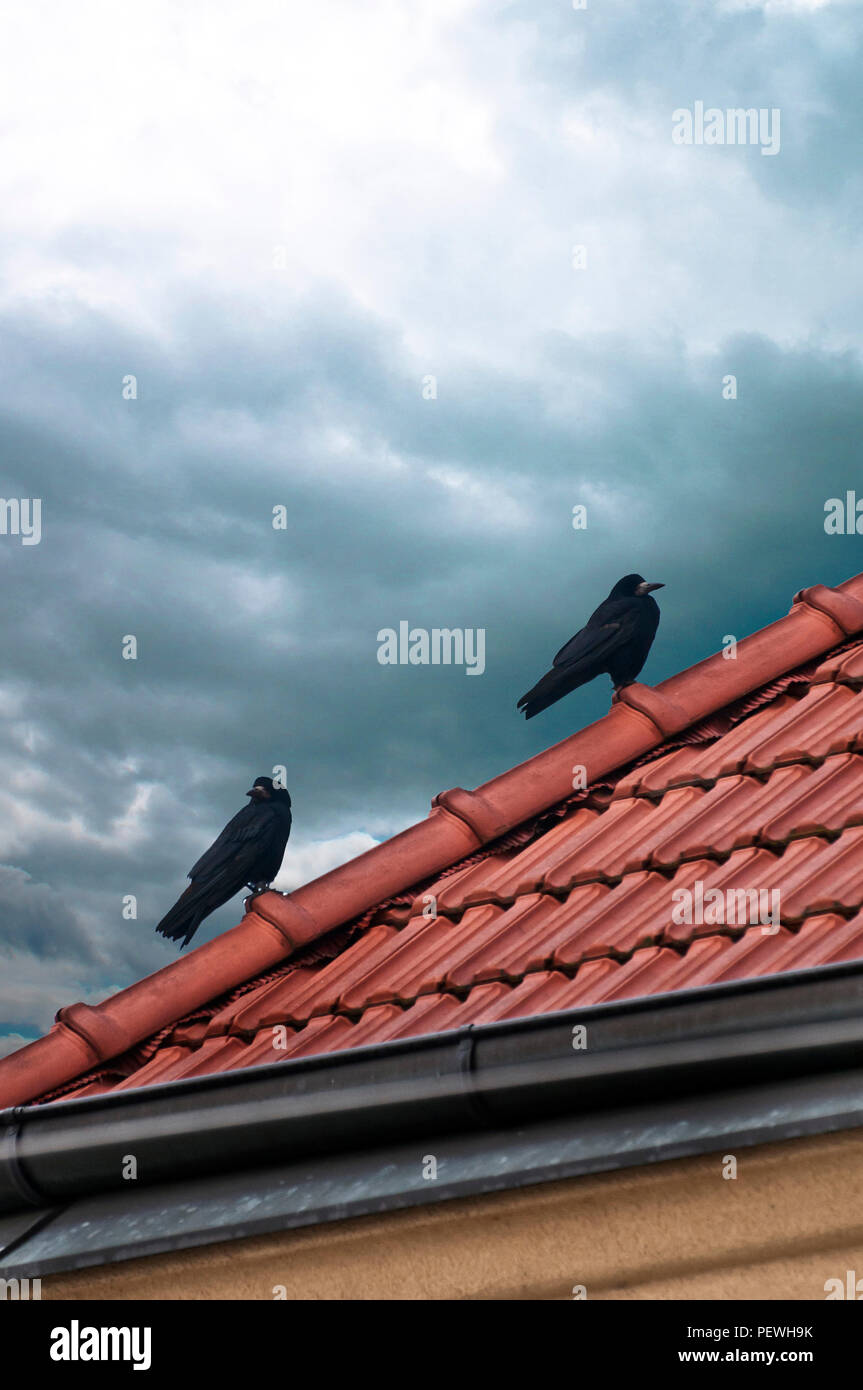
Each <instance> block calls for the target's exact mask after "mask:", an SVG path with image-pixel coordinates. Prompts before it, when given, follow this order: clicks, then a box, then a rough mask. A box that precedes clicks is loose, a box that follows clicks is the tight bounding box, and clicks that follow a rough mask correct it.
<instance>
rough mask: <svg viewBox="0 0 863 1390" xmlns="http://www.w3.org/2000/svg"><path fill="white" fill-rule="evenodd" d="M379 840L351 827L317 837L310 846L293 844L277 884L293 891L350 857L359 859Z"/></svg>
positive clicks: (277, 878) (281, 889) (289, 891)
mask: <svg viewBox="0 0 863 1390" xmlns="http://www.w3.org/2000/svg"><path fill="white" fill-rule="evenodd" d="M378 843H379V841H377V840H375V839H374V838H373V837H372V836H371V835H367V834H366V832H365V831H364V830H351V831H349V832H348V834H346V835H338V836H337V837H336V838H335V839H333V840H313V841H312V842H311V843H310V844H306V845H303V844H298V845H295V844H293V843H289V845H288V848H287V850H286V851H285V858H284V860H283V862H282V867H281V869H280V870H279V872H278V874H277V876H276V878H275V880H274V882H273V887H274V888H278V889H279V891H280V892H282V893H292V892H293V890H294V889H295V888H300V887H302V885H303V884H304V883H309V882H310V881H311V880H312V879H313V878H319V877H320V875H321V874H326V873H329V871H330V869H337V868H338V867H339V865H340V864H346V863H347V862H348V860H349V859H356V857H357V855H358V854H364V853H365V851H366V850H367V849H373V848H374V846H375V845H376V844H378Z"/></svg>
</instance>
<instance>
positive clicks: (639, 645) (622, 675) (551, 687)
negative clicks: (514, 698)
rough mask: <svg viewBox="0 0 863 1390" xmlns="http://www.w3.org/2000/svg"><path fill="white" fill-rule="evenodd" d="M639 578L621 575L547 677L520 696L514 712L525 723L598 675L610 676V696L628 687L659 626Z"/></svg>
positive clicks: (656, 610) (648, 588)
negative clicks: (621, 577) (518, 713)
mask: <svg viewBox="0 0 863 1390" xmlns="http://www.w3.org/2000/svg"><path fill="white" fill-rule="evenodd" d="M664 587H665V586H664V585H663V584H648V583H647V582H646V580H644V579H642V577H641V575H640V574H627V575H625V576H624V577H623V579H621V580H619V581H618V583H617V584H615V586H614V588H613V589H612V591H611V593H610V594H609V595H608V598H607V599H606V600H605V602H604V603H601V604H600V605H599V607H598V608H597V610H596V612H595V613H592V614H591V616H590V617H589V618H588V620H587V626H586V627H583V628H582V629H581V632H577V633H576V634H575V636H574V637H571V638H570V639H569V641H568V642H567V644H566V646H565V647H561V649H560V651H559V652H558V654H557V656H556V657H555V658H554V663H553V665H552V668H551V670H550V671H548V672H547V673H546V674H545V675H544V676H543V678H542V680H541V681H538V682H537V684H536V685H535V686H534V687H533V690H529V691H528V692H527V694H526V695H522V697H521V699H520V700H519V702H518V708H519V709H520V710H523V711H524V717H525V719H532V718H533V716H534V715H535V714H539V712H540V710H544V709H548V707H549V705H553V704H554V703H555V701H556V700H559V699H561V697H562V696H564V695H568V694H569V692H570V691H571V690H575V689H577V687H578V686H580V685H585V684H586V683H587V681H592V680H593V678H594V676H599V675H601V674H602V672H603V671H605V672H607V673H608V675H610V676H611V679H612V681H613V683H614V692H615V693H614V696H613V697H612V698H613V699H614V698H616V696H617V692H618V691H619V690H621V689H622V688H623V687H624V686H625V685H631V684H632V682H633V681H634V680H635V677H636V676H637V675H638V673H639V671H640V670H641V668H642V666H643V665H644V663H645V661H646V660H647V653H648V652H649V651H650V645H651V643H652V641H653V639H654V637H655V636H656V629H657V627H658V626H659V605H658V604H657V602H656V599H653V598H651V597H650V591H651V589H662V588H664Z"/></svg>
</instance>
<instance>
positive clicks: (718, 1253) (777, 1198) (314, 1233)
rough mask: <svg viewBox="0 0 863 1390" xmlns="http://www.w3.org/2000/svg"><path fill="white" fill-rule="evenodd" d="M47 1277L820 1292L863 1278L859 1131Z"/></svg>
mask: <svg viewBox="0 0 863 1390" xmlns="http://www.w3.org/2000/svg"><path fill="white" fill-rule="evenodd" d="M736 1157H737V1177H736V1178H734V1179H727V1178H724V1177H723V1176H722V1173H723V1158H724V1154H723V1153H718V1154H715V1155H712V1156H708V1157H702V1158H693V1159H680V1160H676V1161H674V1162H671V1163H660V1164H655V1165H651V1166H648V1167H643V1168H638V1169H628V1170H624V1171H621V1172H616V1173H605V1174H599V1175H597V1176H593V1177H585V1178H573V1179H568V1180H567V1181H564V1182H554V1183H545V1184H541V1185H539V1186H535V1187H530V1188H524V1189H522V1190H520V1191H517V1192H503V1193H496V1194H493V1195H490V1196H485V1197H472V1198H463V1199H460V1200H457V1201H450V1202H442V1203H440V1204H437V1205H434V1206H427V1207H421V1208H413V1209H411V1210H410V1211H403V1212H395V1213H390V1214H387V1215H384V1216H367V1217H360V1218H357V1219H355V1220H351V1221H342V1222H335V1223H332V1224H329V1225H323V1226H316V1227H311V1228H306V1229H304V1230H299V1231H286V1232H282V1233H279V1234H275V1235H267V1236H256V1237H253V1238H251V1239H247V1240H237V1241H228V1242H224V1243H221V1244H219V1245H210V1246H203V1247H199V1248H197V1249H193V1250H185V1251H177V1252H176V1253H171V1254H167V1255H154V1256H150V1257H147V1258H145V1259H135V1260H129V1261H128V1262H126V1263H123V1264H119V1265H117V1264H115V1265H106V1266H104V1267H101V1268H98V1269H92V1270H81V1271H77V1272H75V1273H70V1274H55V1275H49V1276H47V1277H45V1278H44V1279H43V1285H42V1290H43V1298H73V1299H78V1298H80V1299H211V1298H235V1299H257V1298H261V1299H272V1298H273V1297H274V1288H275V1287H276V1286H283V1288H284V1290H285V1293H286V1296H287V1298H288V1299H474V1298H479V1299H571V1298H572V1296H573V1287H574V1286H576V1285H583V1286H584V1287H585V1289H586V1295H587V1298H588V1299H591V1298H593V1299H634V1298H651V1299H662V1298H684V1299H686V1298H692V1299H733V1298H745V1299H776V1298H792V1299H821V1300H823V1299H824V1298H825V1296H826V1295H825V1291H824V1284H825V1281H826V1280H827V1279H831V1278H839V1279H842V1280H843V1281H844V1280H845V1277H846V1271H847V1270H855V1271H856V1272H857V1274H858V1276H859V1277H863V1130H851V1131H847V1132H845V1133H843V1134H836V1135H827V1136H823V1137H817V1138H812V1139H802V1140H794V1141H791V1142H788V1143H783V1144H770V1145H765V1146H763V1147H760V1148H755V1149H741V1150H740V1151H739V1152H738V1153H737V1155H736Z"/></svg>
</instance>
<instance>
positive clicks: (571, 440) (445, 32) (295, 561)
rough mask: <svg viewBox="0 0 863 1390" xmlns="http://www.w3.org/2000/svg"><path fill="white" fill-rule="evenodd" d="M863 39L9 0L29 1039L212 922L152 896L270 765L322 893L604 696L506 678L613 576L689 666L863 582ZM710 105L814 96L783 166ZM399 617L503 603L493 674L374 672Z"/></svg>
mask: <svg viewBox="0 0 863 1390" xmlns="http://www.w3.org/2000/svg"><path fill="white" fill-rule="evenodd" d="M861 33H863V15H861V5H860V4H859V3H840V2H839V0H833V3H830V0H765V2H764V3H756V2H755V0H725V2H723V0H715V2H714V3H712V4H699V5H693V4H692V3H691V0H653V3H650V4H644V3H635V0H588V3H587V8H586V9H579V10H576V9H574V8H573V4H572V0H522V2H520V3H505V0H497V3H493V2H492V0H363V2H362V4H357V3H356V0H317V3H315V4H313V5H308V4H300V3H297V0H243V3H242V4H240V3H239V0H228V3H225V2H224V0H184V2H183V4H181V5H178V4H176V3H174V2H173V0H171V3H168V2H167V0H149V3H148V4H147V5H146V6H144V7H136V8H135V10H134V13H133V12H131V11H130V12H128V13H127V12H126V11H125V10H122V9H120V10H118V8H117V5H116V3H113V0H112V3H108V0H78V3H76V4H75V5H74V6H73V5H69V4H68V3H66V0H31V2H30V3H29V4H28V5H26V6H23V5H22V6H16V7H8V6H7V7H6V9H5V11H4V16H3V18H2V21H0V78H2V80H0V201H2V207H3V217H2V219H0V315H2V325H0V493H2V496H3V497H4V498H6V499H10V498H13V499H14V498H17V499H21V498H39V499H41V505H42V531H41V540H40V542H39V544H38V545H25V544H23V538H22V536H20V535H15V534H12V533H7V534H5V535H0V584H2V595H3V602H2V605H0V639H2V665H0V760H2V764H0V765H2V768H3V773H4V775H3V777H2V778H0V952H2V957H3V959H2V972H0V1051H8V1050H10V1049H11V1048H12V1047H14V1046H17V1045H19V1044H20V1042H21V1041H22V1040H24V1039H29V1038H32V1037H34V1036H37V1035H38V1034H39V1033H41V1032H42V1031H44V1029H46V1028H47V1027H48V1026H49V1024H50V1022H51V1019H52V1018H53V1015H54V1012H55V1010H56V1009H57V1008H58V1007H59V1006H60V1005H62V1004H66V1003H71V1002H73V1001H74V1000H77V999H83V1000H87V1001H90V1002H92V1001H95V1000H97V999H100V998H103V997H104V996H105V995H106V994H107V993H110V992H112V991H113V990H115V989H117V988H122V987H123V986H125V985H127V984H129V983H131V982H132V981H133V980H135V979H138V978H140V977H141V976H142V975H144V974H146V973H148V972H150V971H152V970H154V969H157V968H158V967H159V966H160V965H163V964H165V963H166V962H167V961H168V960H170V959H173V958H174V956H175V953H176V947H175V946H174V945H173V944H172V943H168V942H166V941H163V940H162V939H161V938H157V937H156V936H155V935H154V933H153V926H154V924H155V922H156V921H157V920H158V919H159V918H160V917H161V916H162V915H163V913H164V912H165V911H166V910H167V908H168V907H169V906H170V904H171V903H172V902H173V900H174V898H175V897H176V895H177V894H178V892H179V891H180V889H181V888H182V886H183V884H184V876H185V874H186V872H187V870H188V868H189V867H190V865H191V864H192V863H193V862H194V860H195V859H196V858H197V857H198V855H199V854H200V853H201V852H202V850H203V849H204V848H205V847H206V846H207V845H208V844H209V843H210V841H211V839H212V838H213V836H214V835H215V833H216V832H217V831H218V830H219V829H220V828H221V826H222V825H223V824H224V822H225V821H226V820H227V819H228V817H229V816H230V815H232V814H233V813H234V812H235V811H236V810H237V809H239V806H240V805H241V804H243V793H244V792H245V790H246V787H247V786H248V785H249V784H250V779H251V778H254V777H255V776H256V775H259V774H262V773H267V772H270V771H271V769H272V768H273V767H274V766H276V765H279V764H284V765H285V766H286V767H287V769H288V786H289V788H290V790H291V793H292V796H293V800H294V811H295V820H294V834H293V838H292V840H291V843H290V845H289V848H288V853H287V855H286V858H285V863H284V866H283V870H282V874H281V876H280V878H279V880H278V885H279V886H281V887H283V888H288V889H289V888H291V887H295V886H297V885H298V884H300V883H302V882H304V881H306V880H307V879H309V878H312V877H314V876H316V875H317V874H318V873H320V872H322V871H324V870H325V869H327V868H330V867H332V866H333V865H334V864H336V863H338V862H341V861H342V860H343V859H345V858H348V857H351V856H352V855H354V854H356V853H358V852H359V851H361V850H362V849H364V848H367V847H368V846H369V845H370V844H372V843H373V842H374V841H377V840H380V839H382V838H385V837H387V836H389V835H391V834H393V833H394V832H396V831H398V830H399V829H401V828H402V827H403V826H405V825H406V824H408V823H410V822H412V821H414V820H417V819H419V818H420V817H422V816H423V815H424V814H425V813H426V811H427V809H428V805H429V801H430V799H431V797H432V796H433V795H434V794H435V793H436V792H438V791H440V790H442V789H444V788H446V787H450V786H456V785H460V786H466V787H471V786H474V785H476V784H477V783H479V782H482V781H484V780H486V779H487V778H489V777H491V776H494V775H495V774H496V773H498V772H500V771H502V770H504V769H505V768H507V767H510V766H512V765H514V764H515V763H517V762H519V761H521V760H523V759H524V758H526V757H528V756H530V755H531V754H532V753H534V752H536V751H538V750H539V749H541V748H544V747H546V746H548V745H549V744H551V743H554V742H556V741H557V740H559V739H560V738H562V737H564V736H565V735H567V734H569V733H571V732H572V731H573V730H575V729H577V728H579V727H580V726H581V725H582V724H584V723H586V722H589V721H590V720H592V719H594V718H597V717H598V716H599V715H600V714H602V713H604V712H605V710H606V709H607V707H608V698H609V686H608V685H607V683H606V682H605V680H601V681H599V682H597V683H596V686H595V688H594V687H590V688H588V689H585V690H582V691H579V692H577V693H576V694H574V695H572V696H570V697H569V698H568V699H567V700H565V701H563V702H562V703H561V704H559V705H557V706H556V707H554V708H553V709H551V710H549V711H548V712H546V713H545V714H543V715H541V716H539V717H538V718H537V719H535V720H532V721H531V722H529V723H525V722H524V721H522V720H521V719H519V718H518V717H517V716H516V713H515V709H514V706H515V702H516V700H517V698H518V697H519V696H520V695H521V694H522V693H523V691H524V690H525V689H526V688H527V687H528V686H530V685H531V684H533V683H534V681H535V680H536V679H537V678H538V676H539V675H540V674H542V672H543V670H544V669H545V668H546V666H547V664H548V660H549V658H550V657H551V655H552V654H553V653H554V652H555V651H556V650H557V648H558V647H559V646H560V645H561V644H562V643H563V642H564V641H565V640H566V639H567V638H568V637H569V636H570V635H571V633H572V632H573V631H574V630H575V629H576V628H577V627H579V626H580V625H581V623H582V622H583V620H584V619H585V617H586V616H587V615H588V613H589V612H590V610H591V609H592V608H593V607H594V606H595V605H596V603H597V602H598V601H599V599H601V598H602V597H603V596H604V595H605V593H607V591H608V589H609V588H610V587H611V585H612V584H613V583H614V582H615V580H617V579H618V578H619V577H620V576H621V574H623V573H625V572H627V571H630V570H639V571H640V572H641V573H642V574H645V575H646V576H647V577H648V578H650V579H661V580H664V581H665V583H666V585H667V587H666V589H665V590H663V592H662V594H661V596H660V600H661V606H662V614H663V618H662V624H661V626H660V630H659V634H658V637H657V640H656V643H655V645H654V648H653V651H652V652H651V655H650V658H649V662H648V665H647V667H646V668H645V671H644V679H645V680H647V681H648V682H651V683H653V682H656V681H659V680H661V679H663V678H664V677H666V676H668V675H671V674H672V673H674V672H675V671H677V670H679V669H680V668H681V667H682V666H686V665H688V664H690V663H691V662H693V661H697V660H699V659H701V658H702V657H704V656H706V655H708V654H709V653H710V652H712V651H715V650H716V649H717V647H719V645H720V644H721V642H722V639H723V637H724V636H725V635H726V634H733V635H736V636H743V635H744V634H745V633H747V632H749V631H751V630H752V629H754V628H756V627H759V626H762V625H763V624H764V623H766V622H770V621H772V620H773V619H774V618H776V617H778V616H780V615H781V614H783V613H785V612H787V609H788V606H789V603H790V600H791V597H792V595H793V594H794V593H795V591H796V590H797V589H800V588H802V587H804V586H805V585H807V584H810V583H814V582H818V581H821V582H825V583H828V584H830V583H836V582H838V581H840V580H841V579H843V578H845V577H847V576H848V575H850V574H853V573H855V572H857V571H859V570H863V538H861V537H857V536H827V535H826V534H825V531H824V504H825V501H826V499H827V498H829V497H831V496H834V495H837V494H844V492H845V491H846V489H855V488H857V489H859V492H860V495H861V497H863V469H861V467H860V464H859V458H860V447H861V440H863V404H861V403H863V370H861V338H863V327H861V325H863V302H861V301H863V293H861V288H863V278H861V273H860V264H861V219H860V208H861V192H863V188H861V183H863V174H861V171H863V85H861V83H860V80H859V74H860V57H861V54H860V47H861ZM699 101H700V102H703V103H704V106H705V107H706V108H710V107H716V108H719V109H723V110H724V109H726V108H729V107H746V108H749V107H754V108H759V109H760V108H765V109H766V110H769V111H773V110H774V109H776V110H778V111H779V112H780V116H781V147H780V150H779V152H778V154H777V155H775V156H773V157H770V156H764V155H762V154H761V150H760V148H759V147H758V146H757V145H752V146H750V145H737V146H733V145H729V144H726V145H712V146H707V145H694V144H693V145H688V146H685V145H679V144H676V143H675V142H674V141H673V140H672V138H671V136H672V113H673V112H674V111H675V110H677V109H680V108H688V109H693V108H694V106H695V103H696V102H699ZM575 247H583V248H584V251H583V252H582V253H579V254H576V255H574V249H573V248H575ZM580 260H581V261H586V264H585V265H584V266H583V268H580V267H579V266H578V265H576V264H574V262H578V261H580ZM728 375H734V376H735V377H736V379H737V398H736V399H725V398H724V397H723V379H724V378H726V377H727V376H728ZM129 377H134V378H135V380H136V385H137V396H136V398H134V399H131V398H124V385H123V383H124V379H126V380H127V379H128V378H129ZM429 377H434V378H435V382H436V396H434V394H433V392H432V391H431V390H430V388H429V385H428V378H429ZM424 383H426V384H425V388H424ZM126 396H129V387H128V385H127V387H126ZM427 397H431V398H427ZM577 505H584V506H586V507H587V516H588V524H587V527H586V529H585V530H582V531H575V530H574V529H573V527H572V524H571V518H572V509H573V507H574V506H577ZM277 507H284V508H285V513H284V515H285V517H286V525H285V527H284V529H280V530H276V529H274V527H273V509H274V508H277ZM402 620H407V621H408V622H410V624H411V625H412V626H415V627H425V628H432V627H450V628H453V627H463V628H483V629H485V632H486V668H485V671H484V673H483V674H482V675H481V676H468V675H467V674H466V672H465V670H464V669H463V668H459V667H421V666H417V667H404V666H398V667H388V666H382V665H380V664H379V662H378V661H377V650H378V643H377V633H378V631H379V630H380V629H382V628H385V627H396V626H397V625H398V623H399V622H400V621H402ZM129 635H133V636H135V637H136V639H137V644H138V655H137V660H134V661H129V660H124V659H123V654H122V653H123V639H124V638H125V637H126V636H129ZM127 894H134V895H135V897H136V898H137V903H138V916H137V920H134V921H130V920H124V919H123V916H122V904H123V898H124V895H127ZM240 911H241V898H239V897H238V898H237V899H236V900H235V901H234V903H232V904H231V905H229V906H227V907H226V908H224V909H223V910H221V911H220V912H219V913H217V914H216V915H215V916H214V917H212V918H211V919H210V920H209V921H208V922H207V923H206V924H205V926H204V927H203V928H202V929H201V931H200V932H199V934H198V938H197V939H198V940H200V941H205V940H207V939H209V938H210V937H211V936H212V935H215V934H216V933H218V932H219V931H222V930H224V929H225V928H226V927H229V926H231V925H233V924H234V923H235V922H236V921H237V920H239V913H240Z"/></svg>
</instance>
